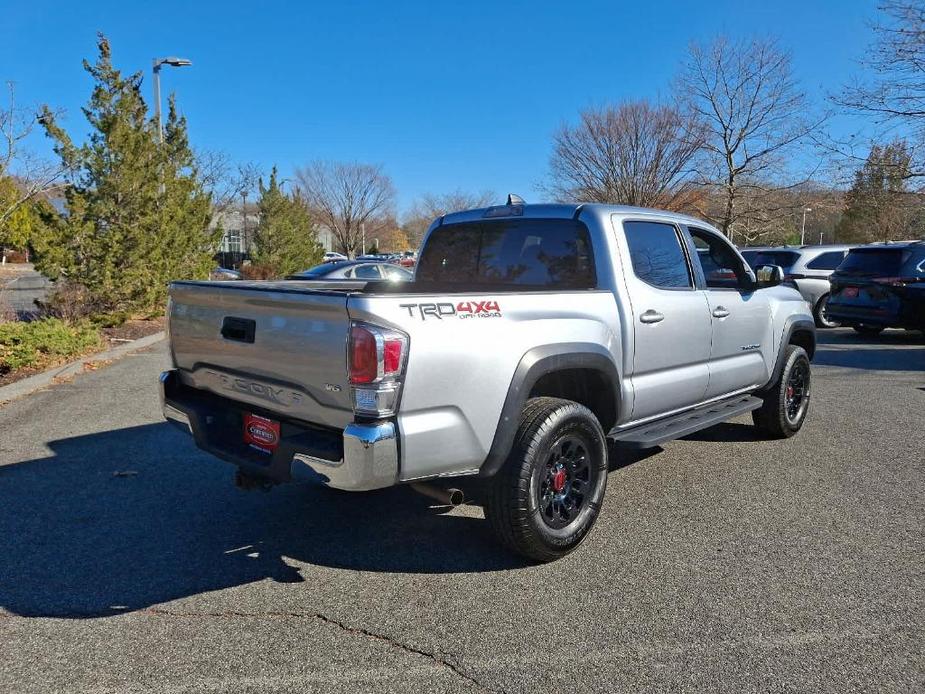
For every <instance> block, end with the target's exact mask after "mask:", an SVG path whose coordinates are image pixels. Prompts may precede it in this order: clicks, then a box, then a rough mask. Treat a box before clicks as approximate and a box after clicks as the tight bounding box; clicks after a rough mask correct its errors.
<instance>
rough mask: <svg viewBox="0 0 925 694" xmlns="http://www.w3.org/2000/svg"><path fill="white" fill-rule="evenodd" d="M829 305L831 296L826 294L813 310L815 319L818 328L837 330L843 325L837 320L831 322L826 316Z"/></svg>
mask: <svg viewBox="0 0 925 694" xmlns="http://www.w3.org/2000/svg"><path fill="white" fill-rule="evenodd" d="M828 305H829V295H828V294H826V295H825V296H823V297H822V298H821V299H819V301H817V302H816V307H815V308H814V309H813V318H815V320H816V327H817V328H837V327H838V326H839V325H841V323H839V322H838V321H835V320H830V319H829V318H828V316H826V314H825V313H826V307H827V306H828Z"/></svg>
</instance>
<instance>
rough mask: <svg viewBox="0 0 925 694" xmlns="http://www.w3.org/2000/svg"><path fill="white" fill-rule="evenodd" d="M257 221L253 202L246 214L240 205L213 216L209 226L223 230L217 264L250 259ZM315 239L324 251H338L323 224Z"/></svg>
mask: <svg viewBox="0 0 925 694" xmlns="http://www.w3.org/2000/svg"><path fill="white" fill-rule="evenodd" d="M259 223H260V214H259V213H258V212H257V208H256V206H255V205H248V206H247V210H246V213H245V210H244V208H242V207H241V205H232V206H229V207H226V208H225V209H224V210H222V211H221V212H218V213H216V215H215V216H214V217H213V218H212V223H211V225H210V228H212V229H215V228H216V227H218V226H219V225H221V227H222V230H223V231H224V233H223V234H222V240H221V242H220V243H219V246H218V252H217V253H216V254H215V262H217V263H218V265H219V266H220V267H225V268H230V269H232V270H236V269H238V268H239V267H240V266H241V264H242V263H243V262H244V261H246V260H250V259H251V255H252V254H253V252H254V231H255V230H256V229H257V225H258V224H259ZM315 238H317V239H318V243H320V244H321V245H322V246H323V247H324V250H325V251H331V250H338V249H336V248H335V246H336V245H337V242H336V240H335V238H334V234H332V233H331V230H330V228H328V227H327V226H325V225H323V224H318V225H316V226H315Z"/></svg>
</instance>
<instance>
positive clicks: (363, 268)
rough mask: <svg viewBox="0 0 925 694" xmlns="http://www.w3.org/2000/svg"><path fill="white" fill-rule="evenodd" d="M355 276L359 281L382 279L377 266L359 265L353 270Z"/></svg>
mask: <svg viewBox="0 0 925 694" xmlns="http://www.w3.org/2000/svg"><path fill="white" fill-rule="evenodd" d="M353 276H354V277H356V278H357V279H358V280H378V279H382V275H380V274H379V268H378V267H376V266H375V265H357V266H356V268H354V270H353Z"/></svg>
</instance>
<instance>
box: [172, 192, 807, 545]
mask: <svg viewBox="0 0 925 694" xmlns="http://www.w3.org/2000/svg"><path fill="white" fill-rule="evenodd" d="M782 279H783V273H782V271H781V269H780V268H779V267H776V266H762V267H758V268H756V269H755V270H752V269H751V268H749V266H748V264H747V263H745V262H744V260H743V259H742V257H741V255H739V253H738V252H737V251H736V249H735V248H734V247H733V246H732V245H731V244H730V243H729V242H728V241H727V240H726V238H725V237H724V236H723V235H722V234H721V233H719V232H718V231H717V230H715V229H714V228H712V227H711V226H709V225H708V224H706V223H704V222H702V221H700V220H697V219H693V218H690V217H685V216H680V215H677V214H672V213H668V212H660V211H656V210H649V209H638V208H631V207H619V206H611V205H591V204H586V205H525V204H518V202H516V201H514V200H513V199H509V201H508V204H506V205H499V206H496V207H490V208H487V209H478V210H470V211H466V212H459V213H454V214H449V215H446V216H445V217H442V218H440V219H437V220H436V221H435V222H434V223H433V224H432V225H431V227H430V229H429V231H428V233H427V236H426V237H425V240H424V243H423V246H422V248H421V252H420V255H419V261H418V264H417V268H416V273H415V278H414V281H412V282H352V281H339V282H327V283H325V282H315V281H299V280H290V281H279V282H174V283H173V284H172V285H171V287H170V301H169V308H168V314H169V315H168V317H169V336H170V354H171V358H172V360H173V364H174V368H173V369H172V370H170V371H167V372H165V373H164V374H163V375H162V377H161V386H162V396H163V408H164V415H165V416H166V418H167V419H168V420H170V421H172V422H175V423H177V424H179V425H180V426H181V427H182V428H183V429H184V430H186V431H189V432H190V433H191V434H192V435H193V438H194V439H195V442H196V444H197V445H198V446H199V447H200V448H202V449H204V450H206V451H208V452H210V453H213V454H214V455H216V456H218V457H219V458H222V459H224V460H226V461H229V462H231V463H233V464H235V465H236V466H238V480H239V482H240V483H241V484H243V485H250V486H253V485H269V484H273V483H282V482H286V481H289V480H291V479H301V478H312V479H315V480H317V481H319V482H322V483H324V484H327V485H329V486H331V487H336V488H338V489H345V490H354V491H364V490H370V489H376V488H381V487H388V486H390V485H396V484H402V483H415V484H417V485H418V486H419V488H420V489H423V490H425V491H429V492H430V493H435V492H436V496H438V497H441V498H442V497H443V494H444V493H447V494H449V492H447V490H446V487H447V486H448V483H449V482H450V481H451V480H449V479H448V478H454V477H459V476H465V475H471V476H478V477H479V478H482V479H481V481H480V484H479V485H477V486H479V487H482V488H484V489H485V499H484V501H485V513H486V517H487V518H488V520H489V521H490V523H491V526H492V528H493V529H494V530H495V531H496V533H497V535H498V536H499V537H500V539H501V540H502V541H503V542H504V543H505V544H506V545H508V546H509V547H510V548H512V549H513V550H515V551H517V552H519V553H521V554H522V555H525V556H527V557H529V558H531V559H534V560H538V561H550V560H553V559H556V558H557V557H560V556H562V555H564V554H566V553H567V552H569V551H571V550H572V549H574V548H575V547H576V546H577V545H578V544H579V543H580V542H581V541H582V540H583V539H584V537H585V536H586V535H587V533H588V531H589V530H590V529H591V527H592V526H593V524H594V521H595V520H596V518H597V515H598V513H599V511H600V509H601V504H602V501H603V497H604V490H605V487H606V484H607V471H608V458H609V457H610V456H619V455H620V450H621V448H644V447H652V446H657V445H659V444H662V443H664V442H666V441H669V440H671V439H675V438H679V437H682V436H686V435H688V434H690V433H692V432H694V431H697V430H699V429H703V428H705V427H708V426H711V425H714V424H717V423H719V422H722V421H724V420H727V419H729V418H732V417H735V416H737V415H741V414H744V413H747V412H751V413H752V416H753V418H754V422H755V424H756V426H757V427H758V429H759V430H760V431H762V432H764V433H765V434H766V435H769V436H773V437H785V436H791V435H793V434H794V433H795V432H797V431H798V430H799V429H800V427H801V426H802V424H803V421H804V419H805V417H806V413H807V408H808V405H809V396H810V359H811V358H812V356H813V352H814V350H815V344H816V341H815V327H814V324H813V316H812V313H811V311H810V308H809V306H808V305H807V303H806V302H805V301H804V300H803V299H802V298H801V297H800V295H799V294H798V293H797V292H796V291H795V290H793V289H791V288H788V287H786V286H781V285H780V283H781V281H782ZM421 483H425V484H423V485H422V484H421ZM456 496H458V495H457V494H455V492H454V493H453V494H449V496H448V497H447V498H452V497H456Z"/></svg>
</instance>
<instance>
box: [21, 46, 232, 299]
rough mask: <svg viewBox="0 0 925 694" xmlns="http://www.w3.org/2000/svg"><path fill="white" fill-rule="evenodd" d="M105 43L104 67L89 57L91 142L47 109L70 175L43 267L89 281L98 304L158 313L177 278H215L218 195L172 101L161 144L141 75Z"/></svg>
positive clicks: (43, 247)
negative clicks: (213, 195)
mask: <svg viewBox="0 0 925 694" xmlns="http://www.w3.org/2000/svg"><path fill="white" fill-rule="evenodd" d="M98 47H99V57H98V59H97V61H96V63H94V64H92V65H91V64H90V63H89V62H88V61H86V60H85V61H84V69H86V70H87V72H88V73H89V74H90V75H91V77H92V78H93V80H94V83H95V84H94V88H93V92H92V95H91V97H90V101H89V103H88V105H87V106H86V107H85V108H84V109H83V113H84V115H85V117H86V118H87V121H88V122H89V123H90V126H91V128H92V130H91V134H90V136H89V138H88V139H87V141H86V142H85V143H84V144H82V145H80V146H77V145H75V144H74V142H73V141H72V140H71V138H70V136H69V135H68V134H67V133H66V132H65V131H64V130H63V129H62V128H61V127H60V126H59V125H58V124H57V123H56V122H55V119H54V116H53V114H52V113H51V111H50V110H49V109H47V108H46V109H45V110H44V112H43V114H42V123H43V125H44V127H45V130H46V132H47V134H48V136H49V137H50V138H52V139H53V140H54V142H55V147H54V149H55V152H56V153H57V154H58V156H59V157H61V159H62V162H63V163H64V164H65V165H66V166H67V167H68V170H69V171H70V177H69V185H68V186H67V188H66V189H65V200H66V207H67V211H66V214H64V215H49V216H48V217H49V218H47V219H46V220H45V221H46V224H47V227H48V229H49V231H48V233H47V234H46V235H45V236H44V238H42V239H37V240H36V243H35V245H36V251H37V252H38V253H39V261H38V265H39V268H40V269H41V270H42V271H43V272H45V273H46V274H48V275H49V276H51V277H59V276H64V277H66V278H68V279H69V280H71V281H74V282H77V283H79V284H82V285H84V286H85V287H86V288H87V290H88V292H89V295H90V296H91V297H92V300H93V302H94V304H95V305H96V307H97V308H98V309H99V310H105V311H114V310H121V311H150V310H153V309H156V308H158V307H160V306H162V305H163V303H164V301H165V298H166V290H167V283H168V282H169V281H170V280H172V279H178V278H205V277H207V275H208V271H209V268H210V267H211V262H212V261H211V257H212V254H213V253H214V248H215V246H216V244H217V242H218V238H216V233H215V232H214V231H210V230H209V219H210V216H211V199H210V195H209V194H208V193H207V192H206V190H205V188H204V186H203V183H202V180H201V179H200V176H199V173H198V171H197V170H196V166H195V163H194V160H193V154H192V151H191V150H190V146H189V142H188V139H187V134H186V121H185V119H183V118H182V117H179V116H178V115H177V110H176V104H175V102H174V99H173V98H172V97H171V99H170V107H169V113H168V118H167V123H166V128H165V136H164V142H163V143H160V142H159V138H158V132H157V124H156V123H154V122H153V121H152V120H150V119H149V118H148V115H147V106H146V104H145V102H144V99H143V98H142V96H141V81H142V76H141V73H140V72H139V73H135V74H133V75H130V76H128V77H125V76H123V75H122V74H121V73H120V72H119V70H117V69H115V68H114V67H113V65H112V60H111V52H110V46H109V42H108V41H107V39H106V38H105V37H104V36H102V35H100V37H99V43H98Z"/></svg>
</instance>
